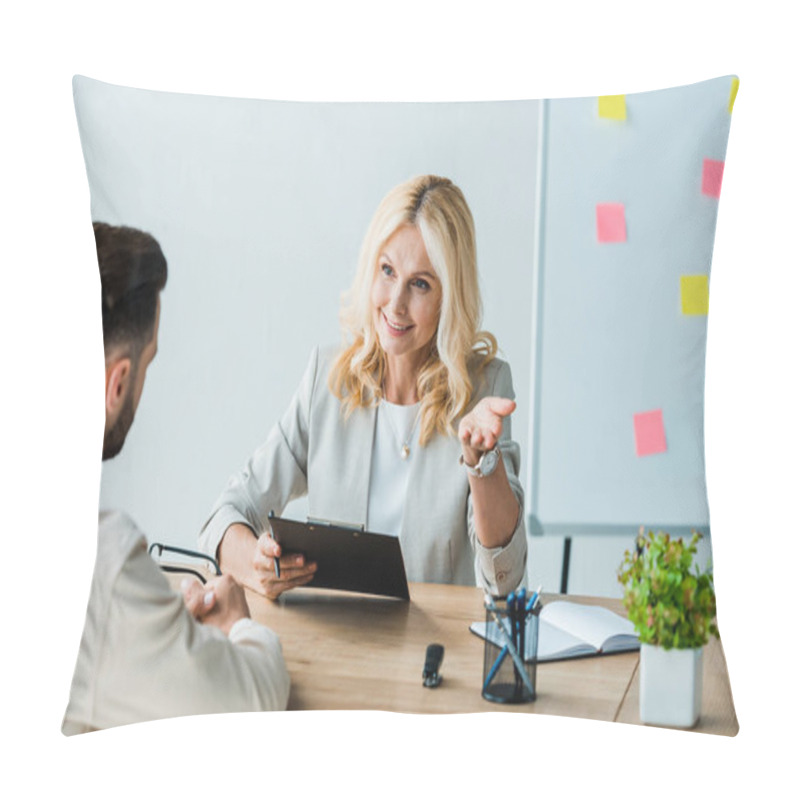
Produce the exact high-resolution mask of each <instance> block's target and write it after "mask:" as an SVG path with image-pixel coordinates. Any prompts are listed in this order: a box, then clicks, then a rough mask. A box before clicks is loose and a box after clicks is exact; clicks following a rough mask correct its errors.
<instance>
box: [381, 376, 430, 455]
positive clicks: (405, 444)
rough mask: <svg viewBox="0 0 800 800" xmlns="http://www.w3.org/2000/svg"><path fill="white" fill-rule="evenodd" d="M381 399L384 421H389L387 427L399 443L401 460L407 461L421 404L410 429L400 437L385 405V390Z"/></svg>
mask: <svg viewBox="0 0 800 800" xmlns="http://www.w3.org/2000/svg"><path fill="white" fill-rule="evenodd" d="M381 389H383V387H381ZM383 401H384V416H385V417H386V421H387V422H388V423H389V427H390V428H391V429H392V435H393V436H394V440H395V443H399V445H400V458H402V459H403V461H407V460H408V457H409V456H410V455H411V437H412V436H413V435H414V429H415V428H416V427H417V420H418V419H419V412H420V408H421V407H422V406H421V405H420V408H418V409H417V413H416V414H415V415H414V419H413V421H412V423H411V429H410V430H409V431H408V433H407V434H406V435H405V437H403V438H402V439H401V438H400V436H399V434H398V433H397V428H395V426H394V422H393V420H392V415H391V412H390V411H389V409H388V408H386V407H385V406H386V405H388V403H389V401H388V400H387V399H386V392H383Z"/></svg>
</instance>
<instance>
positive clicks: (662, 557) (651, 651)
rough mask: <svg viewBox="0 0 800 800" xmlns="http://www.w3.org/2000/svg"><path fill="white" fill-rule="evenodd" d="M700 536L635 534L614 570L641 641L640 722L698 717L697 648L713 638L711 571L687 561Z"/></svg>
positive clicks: (691, 721) (681, 724)
mask: <svg viewBox="0 0 800 800" xmlns="http://www.w3.org/2000/svg"><path fill="white" fill-rule="evenodd" d="M700 538H701V537H700V534H699V533H697V532H693V535H692V538H691V540H690V541H689V543H688V544H687V543H685V542H684V541H683V539H681V538H671V537H670V535H669V534H668V533H662V532H659V533H657V534H656V533H653V532H652V531H649V532H648V534H647V535H646V536H645V535H644V529H643V528H642V529H641V530H640V531H639V535H638V536H637V538H636V549H635V550H634V551H633V552H632V553H631V552H630V551H626V553H625V557H624V559H623V561H622V564H620V567H619V569H618V570H617V579H618V580H619V582H620V583H621V584H622V586H623V588H624V595H623V601H624V603H625V608H626V609H627V611H628V617H629V619H630V620H631V622H633V625H634V628H635V629H636V632H637V633H638V635H639V640H640V641H641V658H640V675H639V714H640V716H641V719H642V722H644V723H651V724H655V725H669V726H672V727H678V728H691V727H692V726H693V725H695V723H696V722H697V720H698V719H699V717H700V700H701V695H702V686H703V684H702V680H703V646H704V645H705V644H707V643H708V640H709V637H710V636H716V637H717V638H719V631H718V629H717V626H716V623H715V618H716V613H717V603H716V595H715V593H714V584H713V576H712V573H711V571H710V570H706V571H703V572H701V571H700V569H699V567H697V566H695V568H694V570H692V562H693V559H694V556H695V555H696V553H697V543H698V541H700Z"/></svg>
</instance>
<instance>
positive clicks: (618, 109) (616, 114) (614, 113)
mask: <svg viewBox="0 0 800 800" xmlns="http://www.w3.org/2000/svg"><path fill="white" fill-rule="evenodd" d="M597 112H598V114H600V116H601V117H605V118H606V119H627V118H628V113H627V111H626V109H625V95H624V94H606V95H603V96H602V97H598V98H597Z"/></svg>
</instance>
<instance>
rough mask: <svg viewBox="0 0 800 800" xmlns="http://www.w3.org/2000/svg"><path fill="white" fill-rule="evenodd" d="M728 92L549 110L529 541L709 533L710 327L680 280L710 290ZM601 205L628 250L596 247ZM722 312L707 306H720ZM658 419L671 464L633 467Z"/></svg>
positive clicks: (556, 104) (542, 176)
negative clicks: (638, 439) (611, 115)
mask: <svg viewBox="0 0 800 800" xmlns="http://www.w3.org/2000/svg"><path fill="white" fill-rule="evenodd" d="M731 82H732V79H731V78H730V77H727V78H718V79H715V80H712V81H705V82H703V83H699V84H695V85H692V86H687V87H681V88H678V89H668V90H663V91H658V92H648V93H643V94H636V95H628V96H627V98H626V109H627V118H626V119H624V120H618V119H608V118H602V117H601V116H600V115H599V113H598V99H597V98H596V97H593V98H577V99H566V100H554V101H546V103H545V106H544V108H543V112H542V116H541V128H540V135H539V142H540V148H541V149H540V160H539V192H538V197H539V206H538V210H537V217H538V225H537V234H538V236H537V263H536V266H535V275H534V301H533V307H534V316H533V333H532V341H533V348H532V370H531V374H532V388H531V420H532V422H531V426H530V432H531V439H530V441H529V447H528V456H529V464H528V472H527V474H528V492H527V498H528V514H529V530H530V531H531V532H532V533H534V534H536V533H539V534H541V533H554V534H560V535H567V536H570V535H572V534H584V533H615V534H628V533H631V532H635V530H637V529H638V528H639V526H640V525H645V526H652V527H657V528H663V529H665V530H669V531H671V532H675V533H684V532H685V531H686V530H687V529H689V528H697V529H699V530H701V531H707V529H708V523H709V511H708V502H707V495H706V483H705V463H704V461H705V459H704V447H703V381H704V367H705V351H706V325H707V319H708V317H707V316H705V315H686V314H683V313H682V310H681V289H680V278H681V276H682V275H709V273H710V268H711V254H712V247H713V232H714V227H715V225H716V216H717V209H718V205H719V199H718V198H716V197H712V196H709V195H708V194H704V193H703V191H702V190H701V183H702V174H703V162H704V159H711V160H718V161H724V158H725V148H726V145H727V139H728V131H729V127H730V116H731V115H730V112H729V110H728V104H729V98H730V93H731ZM598 203H622V204H624V207H625V228H626V240H625V241H621V242H613V243H607V242H603V243H601V242H598V234H597V229H596V216H595V213H596V212H595V209H596V205H597V204H598ZM712 307H713V303H712ZM659 409H660V410H661V412H662V419H663V427H664V434H665V438H666V451H665V452H658V453H654V454H650V455H643V456H639V455H637V452H636V446H635V438H634V425H633V416H634V414H638V413H641V412H648V411H654V410H659Z"/></svg>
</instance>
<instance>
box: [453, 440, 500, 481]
mask: <svg viewBox="0 0 800 800" xmlns="http://www.w3.org/2000/svg"><path fill="white" fill-rule="evenodd" d="M499 460H500V448H499V447H495V448H494V450H487V451H486V452H485V453H484V454H483V455H482V456H481V457H480V459H479V460H478V463H477V464H476V465H475V466H474V467H471V466H470V465H469V464H467V462H466V461H464V454H463V453H462V454H461V455H460V456H459V457H458V463H459V464H463V465H464V468H465V469H466V470H467V472H468V473H469V474H470V475H472V476H473V477H475V478H486V477H488V476H489V475H491V474H492V473H493V472H494V471H495V470H496V469H497V462H498V461H499Z"/></svg>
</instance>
